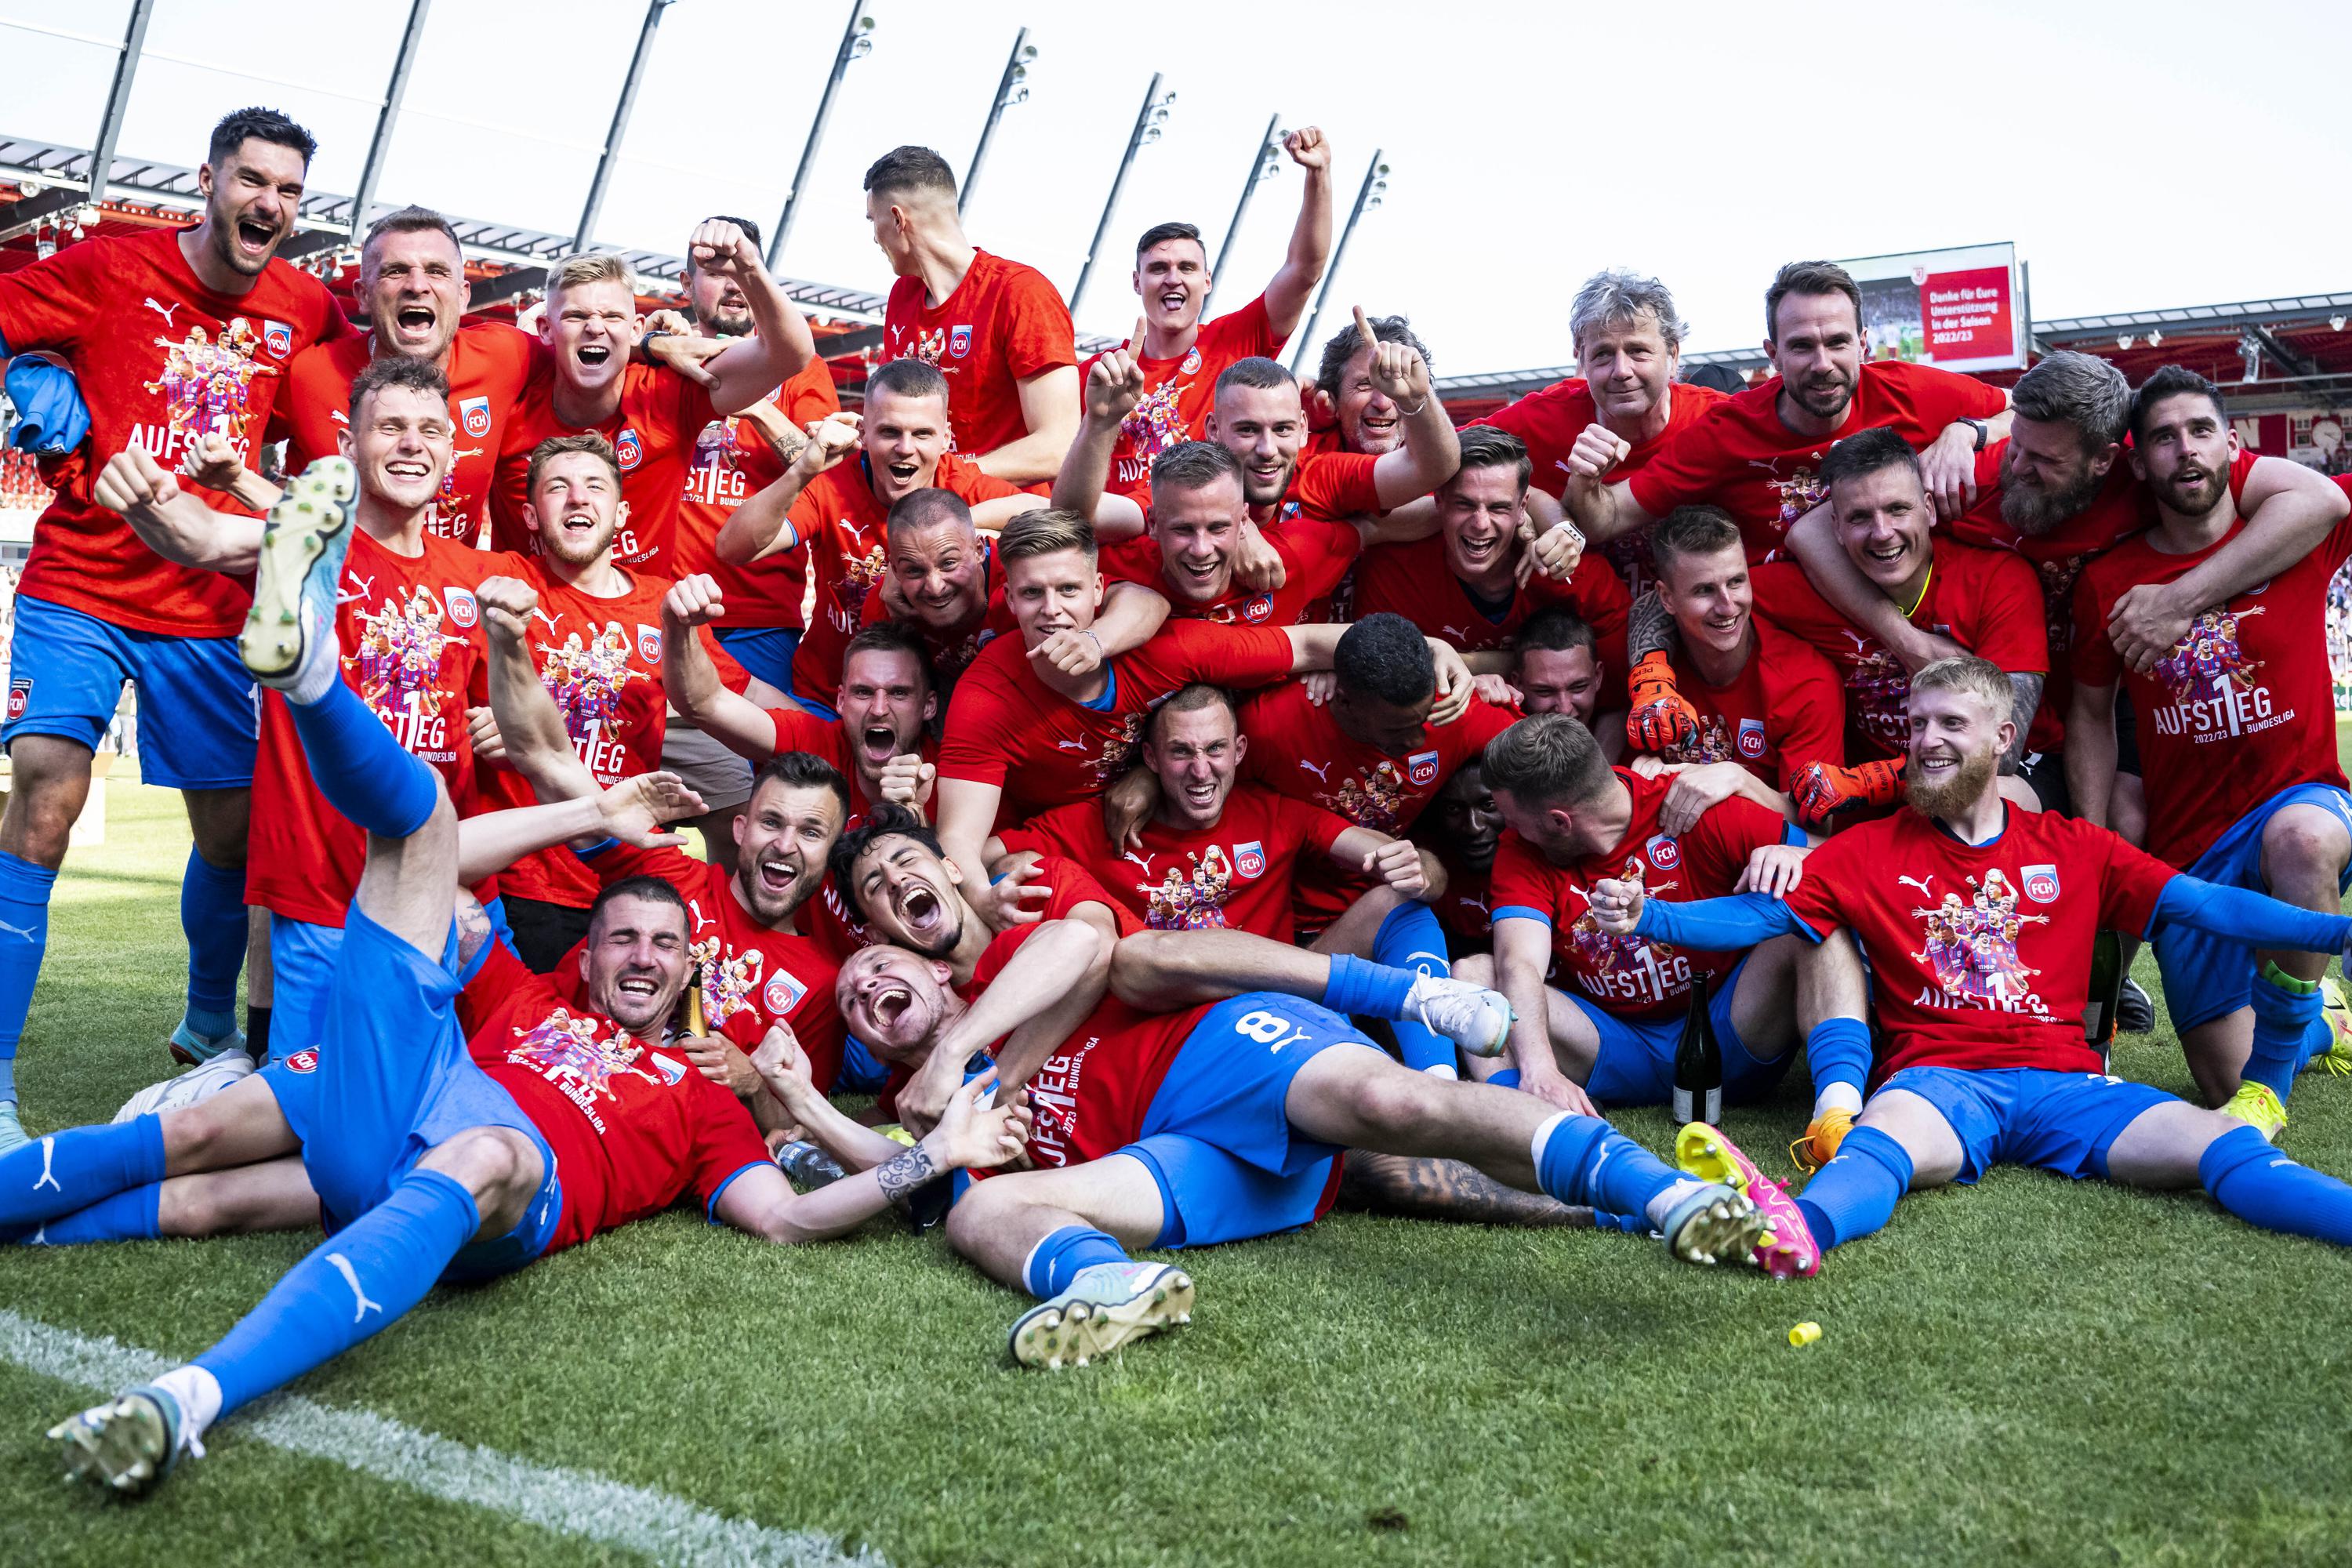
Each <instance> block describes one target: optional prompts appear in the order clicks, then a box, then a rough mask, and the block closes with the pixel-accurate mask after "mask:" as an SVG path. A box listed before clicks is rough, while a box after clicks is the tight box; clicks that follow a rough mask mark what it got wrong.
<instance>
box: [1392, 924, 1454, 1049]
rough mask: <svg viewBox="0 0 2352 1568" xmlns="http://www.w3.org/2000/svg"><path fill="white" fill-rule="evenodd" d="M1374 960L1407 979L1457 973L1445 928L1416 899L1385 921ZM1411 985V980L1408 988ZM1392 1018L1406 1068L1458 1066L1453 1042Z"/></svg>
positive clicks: (1415, 1023)
mask: <svg viewBox="0 0 2352 1568" xmlns="http://www.w3.org/2000/svg"><path fill="white" fill-rule="evenodd" d="M1372 959H1373V962H1375V963H1385V964H1389V965H1391V967H1393V968H1395V969H1396V970H1398V971H1399V972H1400V973H1403V974H1405V975H1407V976H1411V975H1414V974H1434V975H1446V974H1452V973H1454V971H1453V969H1452V968H1451V966H1449V965H1448V964H1447V963H1446V962H1445V928H1444V927H1443V926H1441V925H1439V924H1438V923H1437V911H1436V910H1433V909H1431V908H1430V907H1429V906H1428V905H1427V904H1424V903H1423V902H1421V901H1420V900H1416V899H1408V900H1405V901H1404V902H1403V903H1401V904H1399V905H1398V906H1397V907H1396V908H1394V909H1392V910H1390V911H1389V912H1388V918H1387V919H1386V920H1383V921H1381V931H1380V934H1379V935H1378V936H1376V937H1374V938H1373V939H1372ZM1411 984H1412V982H1411V980H1410V979H1408V980H1407V981H1406V985H1407V987H1408V988H1410V986H1411ZM1402 1001H1403V999H1402V997H1400V998H1399V999H1398V1002H1399V1005H1402ZM1389 1016H1390V1018H1391V1025H1390V1026H1391V1028H1393V1029H1394V1030H1395V1031H1396V1041H1397V1052H1398V1054H1399V1055H1400V1056H1402V1058H1404V1065H1405V1066H1407V1067H1409V1068H1412V1070H1413V1071H1415V1072H1420V1071H1422V1070H1423V1069H1424V1068H1435V1067H1442V1068H1451V1067H1453V1066H1454V1065H1455V1060H1456V1058H1455V1056H1454V1042H1453V1041H1452V1040H1449V1039H1447V1038H1446V1037H1444V1036H1443V1035H1440V1034H1435V1033H1433V1032H1432V1031H1431V1030H1430V1029H1429V1028H1428V1027H1427V1026H1424V1025H1423V1024H1422V1023H1420V1022H1418V1021H1417V1020H1415V1019H1412V1018H1399V1017H1397V1016H1395V1015H1394V1014H1391V1015H1389Z"/></svg>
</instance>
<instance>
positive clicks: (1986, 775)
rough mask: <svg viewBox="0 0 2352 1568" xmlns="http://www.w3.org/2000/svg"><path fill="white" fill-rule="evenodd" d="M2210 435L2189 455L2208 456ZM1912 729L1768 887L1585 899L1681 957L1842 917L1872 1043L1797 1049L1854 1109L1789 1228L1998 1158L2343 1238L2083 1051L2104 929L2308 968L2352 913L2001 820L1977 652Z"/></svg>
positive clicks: (2232, 1131) (1991, 674)
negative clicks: (1869, 1008)
mask: <svg viewBox="0 0 2352 1568" xmlns="http://www.w3.org/2000/svg"><path fill="white" fill-rule="evenodd" d="M2159 374H2164V373H2159ZM2182 374H2185V373H2182ZM2197 401H2198V402H2200V403H2202V402H2204V401H2205V400H2204V399H2203V398H2202V396H2201V395H2200V396H2199V397H2198V398H2197ZM2188 402H2189V399H2188V398H2186V397H2183V396H2181V395H2178V394H2175V395H2173V396H2172V397H2171V398H2170V399H2168V400H2167V399H2159V400H2158V405H2157V406H2156V407H2155V408H2152V409H2151V410H2150V411H2149V417H2148V418H2147V420H2146V421H2145V423H2144V426H2143V428H2144V429H2146V430H2147V432H2148V433H2149V434H2150V435H2156V434H2157V433H2158V432H2164V433H2165V434H2163V435H2160V436H2158V437H2157V438H2158V444H2159V445H2166V446H2169V445H2170V444H2171V437H2170V433H2169V430H2168V424H2169V422H2170V421H2171V420H2172V419H2173V418H2174V417H2176V416H2177V411H2178V407H2179V405H2182V404H2185V403H2188ZM2211 412H2212V413H2214V414H2215V415H2218V413H2219V410H2218V409H2214V410H2212V411H2211ZM2191 417H2192V418H2193V417H2195V416H2191ZM2141 439H2142V448H2141V449H2143V450H2145V449H2146V445H2147V437H2142V438H2141ZM2226 439H2227V437H2226V435H2225V434H2217V435H2216V437H2214V438H2213V439H2212V440H2210V441H2204V440H2201V439H2200V442H2199V445H2200V447H2203V448H2204V450H2205V451H2207V452H2208V453H2210V454H2216V455H2218V454H2219V453H2220V452H2221V447H2222V446H2223V444H2224V443H2225V441H2226ZM2151 467H2152V468H2158V469H2160V470H2161V472H2162V478H2161V479H2158V483H2159V484H2161V483H2163V482H2164V480H2165V479H2172V478H2176V477H2178V470H2177V469H2176V468H2173V467H2172V465H2171V464H2170V463H2168V462H2167V461H2165V460H2164V459H2158V462H2157V463H2156V464H2153V465H2151ZM2209 476H2210V477H2209V479H2207V480H2206V481H2203V482H2206V483H2210V484H2213V485H2216V486H2218V485H2219V484H2220V483H2221V468H2220V467H2219V465H2218V463H2217V464H2216V466H2215V467H2213V468H2211V469H2210V470H2209ZM2123 553H2124V552H2122V551H2118V552H2115V554H2112V555H2110V556H2108V557H2105V559H2106V560H2114V559H2116V556H2119V555H2121V554H2123ZM2098 571H2099V566H2098V563H2094V564H2093V566H2092V567H2091V569H2090V572H2089V574H2086V575H2085V582H2086V583H2087V582H2088V581H2090V580H2091V577H2092V576H2093V575H2095V574H2097V573H2098ZM2325 580H2326V579H2325V576H2324V575H2315V578H2314V581H2315V583H2324V582H2325ZM2323 679H2324V677H2323ZM1910 723H1911V730H1910V752H1909V757H1910V763H1911V766H1910V777H1909V781H1908V783H1907V784H1906V797H1907V798H1906V805H1905V806H1904V807H1903V808H1902V809H1900V810H1898V811H1896V812H1895V813H1894V814H1893V815H1892V816H1885V817H1881V818H1879V819H1877V820H1875V821H1873V822H1865V823H1863V824H1862V825H1860V826H1856V827H1853V828H1852V829H1849V830H1848V831H1846V832H1844V833H1841V834H1839V835H1838V836H1837V837H1834V838H1832V839H1831V840H1830V841H1829V842H1828V843H1826V844H1824V845H1822V846H1821V847H1819V848H1816V849H1814V850H1812V851H1811V852H1810V853H1804V852H1801V851H1796V850H1793V849H1791V850H1783V851H1776V852H1775V854H1776V856H1778V857H1779V858H1781V859H1782V860H1783V862H1784V864H1783V865H1782V866H1781V868H1780V875H1779V876H1778V877H1776V879H1775V880H1776V882H1777V883H1778V884H1779V885H1780V889H1781V896H1780V897H1772V896H1766V895H1765V894H1762V893H1757V892H1750V893H1748V894H1746V895H1744V896H1741V897H1738V898H1733V899H1713V900H1702V901H1698V902H1680V903H1677V902H1667V901H1664V900H1659V899H1656V898H1651V897H1644V894H1643V889H1642V888H1641V886H1640V885H1639V884H1638V883H1630V882H1623V881H1611V882H1604V883H1601V884H1600V885H1599V886H1597V887H1595V888H1594V889H1593V903H1592V908H1593V912H1594V914H1595V916H1596V918H1597V919H1598V921H1600V923H1601V927H1602V929H1603V930H1605V931H1610V932H1612V933H1622V934H1625V935H1630V936H1634V937H1639V938H1642V939H1645V940H1649V941H1654V942H1672V943H1674V944H1675V945H1677V946H1680V947H1685V948H1695V949H1698V950H1701V951H1721V950H1726V949H1730V948H1736V947H1739V946H1743V945H1746V944H1747V943H1749V942H1760V941H1765V940H1769V939H1771V938H1775V937H1781V936H1787V935H1790V934H1793V935H1795V936H1797V937H1799V938H1801V940H1802V941H1803V942H1805V943H1806V944H1808V947H1809V950H1810V952H1811V953H1813V954H1819V953H1826V952H1831V951H1832V949H1840V950H1842V949H1843V947H1844V946H1845V945H1846V944H1844V943H1842V942H1837V941H1836V940H1835V939H1836V937H1837V934H1838V930H1839V928H1840V927H1844V928H1846V929H1847V930H1849V931H1852V932H1853V937H1854V940H1855V942H1857V943H1858V944H1859V945H1860V946H1861V948H1862V950H1863V953H1864V957H1865V959H1866V960H1867V962H1868V963H1869V966H1870V972H1871V984H1872V989H1873V995H1874V1002H1875V1007H1876V1011H1877V1016H1878V1022H1879V1025H1880V1027H1881V1029H1882V1030H1883V1031H1884V1035H1885V1043H1884V1045H1883V1047H1881V1048H1880V1052H1879V1054H1878V1056H1877V1058H1876V1059H1875V1060H1874V1059H1873V1053H1872V1047H1871V1039H1870V1034H1869V1030H1868V1028H1867V1026H1865V1024H1864V1008H1863V1007H1862V1006H1860V1005H1846V1006H1843V1007H1842V1008H1841V1010H1839V1011H1838V1012H1837V1013H1835V1014H1834V1016H1829V1017H1826V1018H1824V1019H1823V1021H1822V1022H1821V1023H1820V1024H1819V1025H1817V1026H1815V1027H1814V1029H1813V1031H1812V1033H1811V1037H1810V1038H1809V1039H1808V1040H1807V1042H1806V1055H1807V1058H1808V1059H1809V1060H1810V1062H1811V1067H1812V1073H1813V1082H1814V1085H1815V1089H1816V1090H1817V1093H1818V1094H1819V1095H1820V1097H1821V1099H1822V1100H1823V1101H1827V1100H1829V1099H1830V1097H1831V1096H1832V1094H1834V1095H1836V1096H1840V1097H1843V1099H1844V1100H1845V1101H1846V1102H1847V1103H1849V1104H1852V1105H1855V1106H1858V1107H1859V1108H1860V1110H1861V1115H1860V1118H1859V1119H1858V1120H1857V1121H1855V1123H1854V1125H1853V1130H1852V1131H1848V1132H1847V1133H1846V1134H1845V1135H1844V1138H1843V1141H1842V1142H1840V1143H1839V1145H1838V1147H1837V1151H1836V1153H1835V1156H1834V1157H1833V1158H1832V1159H1830V1160H1829V1162H1828V1163H1826V1164H1824V1165H1823V1166H1822V1168H1821V1170H1820V1172H1819V1173H1817V1174H1816V1175H1814V1177H1813V1178H1812V1180H1811V1182H1810V1183H1809V1184H1807V1185H1806V1187H1805V1193H1804V1196H1803V1197H1801V1198H1800V1199H1798V1200H1796V1202H1795V1204H1794V1205H1793V1207H1794V1210H1795V1212H1796V1215H1797V1216H1798V1223H1800V1224H1801V1225H1802V1226H1805V1228H1806V1229H1808V1230H1809V1231H1810V1232H1811V1237H1812V1238H1813V1240H1814V1242H1815V1243H1816V1244H1817V1245H1818V1246H1819V1247H1820V1248H1822V1250H1824V1251H1826V1250H1827V1249H1829V1248H1832V1247H1842V1246H1844V1245H1845V1244H1847V1243H1849V1242H1852V1241H1855V1240H1858V1239H1860V1238H1861V1237H1865V1236H1868V1235H1870V1234H1871V1233H1872V1232H1873V1231H1875V1230H1877V1229H1879V1228H1880V1227H1881V1226H1884V1225H1885V1223H1886V1222H1887V1220H1888V1219H1889V1218H1891V1217H1892V1216H1893V1215H1894V1213H1895V1205H1896V1204H1897V1202H1898V1201H1899V1200H1900V1199H1901V1198H1902V1196H1903V1194H1905V1193H1906V1192H1908V1191H1911V1190H1913V1189H1915V1188H1921V1187H1936V1186H1941V1185H1943V1184H1946V1183H1948V1182H1955V1181H1957V1182H1960V1183H1964V1184H1973V1183H1975V1182H1977V1181H1978V1180H1979V1179H1980V1178H1981V1177H1982V1176H1983V1175H1984V1174H1985V1173H1987V1172H1988V1171H1990V1170H1991V1169H1992V1168H1993V1167H1994V1166H1995V1165H1998V1164H2013V1165H2023V1166H2027V1167H2030V1168H2032V1169H2037V1170H2043V1171H2048V1172H2051V1173H2053V1174H2056V1175H2060V1176H2066V1177H2070V1178H2074V1179H2076V1180H2080V1179H2082V1178H2084V1177H2087V1176H2096V1177H2098V1178H2100V1179H2101V1180H2104V1181H2110V1182H2117V1183H2121V1184H2125V1185H2127V1186H2137V1187H2150V1188H2156V1189H2159V1190H2173V1189H2178V1188H2181V1187H2189V1186H2200V1187H2202V1188H2204V1190H2205V1191H2206V1192H2207V1193H2208V1194H2210V1195H2211V1197H2212V1198H2213V1199H2214V1201H2215V1202H2217V1203H2219V1204H2220V1205H2221V1206H2222V1207H2223V1208H2225V1209H2227V1210H2229V1211H2230V1212H2231V1214H2234V1215H2238V1216H2239V1217H2240V1218H2241V1219H2243V1220H2245V1221H2247V1222H2248V1223H2249V1224H2252V1225H2258V1226H2263V1227H2264V1228H2265V1229H2269V1230H2278V1231H2284V1232H2287V1233H2288V1234H2290V1235H2295V1236H2307V1237H2315V1238H2317V1239H2319V1240H2322V1241H2330V1242H2334V1243H2335V1244H2336V1245H2337V1246H2352V1187H2347V1186H2346V1185H2345V1184H2343V1183H2342V1182H2339V1181H2337V1180H2336V1179H2335V1178H2334V1177H2332V1176H2325V1175H2322V1174H2320V1173H2318V1172H2315V1171H2311V1170H2307V1169H2305V1167H2303V1166H2301V1165H2298V1164H2296V1163H2294V1161H2292V1160H2288V1159H2284V1158H2283V1157H2281V1156H2280V1155H2279V1154H2278V1153H2277V1152H2276V1151H2274V1150H2273V1149H2272V1148H2271V1147H2270V1145H2269V1144H2268V1143H2267V1142H2264V1140H2263V1133H2262V1131H2261V1130H2260V1129H2259V1128H2257V1127H2252V1126H2248V1125H2246V1124H2245V1123H2244V1122H2243V1121H2240V1120H2239V1119H2237V1118H2236V1117H2233V1116H2231V1115H2227V1114H2224V1113H2223V1112H2221V1111H2213V1110H2202V1109H2200V1108H2198V1107H2195V1106H2191V1105H2188V1104H2185V1103H2183V1102H2182V1101H2181V1100H2179V1099H2177V1098H2175V1097H2174V1096H2172V1095H2169V1094H2166V1093H2164V1092H2163V1091H2162V1090H2160V1089H2151V1088H2149V1087H2147V1085H2145V1084H2137V1083H2127V1082H2126V1081H2124V1080H2123V1079H2117V1078H2112V1077H2109V1076H2107V1071H2106V1066H2107V1064H2106V1062H2105V1059H2104V1058H2102V1056H2101V1055H2100V1052H2099V1051H2098V1049H2097V1048H2096V1047H2095V1046H2093V1045H2091V1044H2089V1043H2088V1042H2087V1041H2086V1040H2085V1039H2084V1005H2085V1001H2086V993H2087V991H2088V987H2089V981H2090V969H2091V951H2092V945H2093V939H2094V937H2095V935H2096V933H2097V932H2098V931H2101V930H2102V929H2115V930H2124V931H2151V930H2152V931H2153V932H2154V936H2155V940H2156V942H2157V943H2158V949H2159V951H2161V950H2162V948H2163V947H2164V945H2165V944H2166V942H2167V941H2168V933H2170V932H2172V931H2176V930H2188V931H2199V932H2203V933H2209V934H2210V935H2212V936H2214V937H2215V938H2217V939H2218V940H2220V941H2221V942H2225V943H2228V944H2230V945H2231V946H2233V947H2234V946H2235V944H2237V943H2241V942H2254V943H2257V944H2259V945H2261V946H2263V947H2265V948H2270V949H2274V950H2277V951H2282V952H2309V953H2312V954H2314V955H2317V954H2322V953H2333V952H2342V951H2343V948H2344V944H2345V942H2346V940H2347V937H2352V920H2347V918H2346V917H2345V916H2344V915H2342V914H2338V913H2335V912H2332V911H2331V912H2326V913H2322V912H2318V911H2315V910H2306V909H2298V908H2295V907H2294V906H2293V905H2291V904H2285V903H2282V902H2280V901H2278V900H2274V899H2270V898H2265V897H2264V896H2263V895H2262V894H2260V893H2255V892H2252V891H2249V890H2247V889H2243V888H2237V887H2230V886H2224V885H2221V884H2217V883H2212V882H2207V881H2201V880H2200V879H2198V878H2196V877H2194V876H2186V875H2181V874H2179V873H2177V872H2175V871H2174V870H2173V869H2172V868H2170V867H2169V866H2167V865H2165V864H2164V863H2162V862H2161V861H2159V860H2157V859H2155V858H2152V857H2150V856H2147V855H2146V854H2143V853H2141V852H2140V851H2139V850H2137V849H2135V848H2133V847H2131V846H2130V845H2128V844H2126V843H2125V842H2124V841H2123V840H2121V839H2120V838H2117V837H2116V836H2115V835H2114V834H2112V833H2109V832H2107V831H2106V830H2105V828H2101V827H2095V826H2092V825H2091V824H2090V823H2089V822H2087V821H2084V820H2081V819H2079V818H2072V817H2066V816H2060V815H2059V814H2058V813H2056V812H2047V811H2045V812H2032V811H2020V810H2018V809H2016V808H2015V807H2013V806H2011V805H2010V804H2009V803H2008V802H2006V801H2004V800H2003V799H2002V798H2001V797H2000V794H1999V792H1998V791H1997V790H1996V789H1995V787H1994V785H1995V782H1996V779H1997V777H1998V774H1999V772H2000V760H2001V758H2002V757H2003V756H2004V755H2005V754H2007V753H2009V752H2011V751H2012V750H2013V749H2014V747H2015V743H2016V736H2015V733H2014V731H2015V729H2016V726H2017V716H2016V705H2015V702H2014V700H2013V694H2012V693H2011V689H2010V678H2009V677H2008V675H2007V674H2005V673H2004V672H2003V671H2002V670H2000V668H1996V667H1995V666H1993V665H1991V664H1990V663H1988V662H1986V661H1985V660H1983V659H1980V658H1970V657H1962V658H1949V659H1941V660H1938V661H1937V662H1936V663H1934V664H1931V665H1929V666H1928V667H1927V668H1925V669H1923V670H1921V671H1919V673H1918V674H1917V675H1916V676H1915V677H1913V679H1912V682H1911V703H1910ZM2215 771H2218V770H2215ZM2158 776H2160V775H2158ZM1784 899H1785V901H1783V900H1784ZM1812 962H1815V960H1814V959H1812V958H1811V957H1809V959H1808V963H1812ZM1865 1087H1868V1088H1869V1089H1870V1090H1871V1092H1870V1095H1869V1098H1868V1100H1867V1101H1866V1102H1865V1101H1864V1099H1863V1095H1864V1089H1865ZM1676 1152H1677V1154H1678V1155H1680V1156H1681V1157H1682V1158H1681V1163H1682V1165H1683V1168H1684V1170H1685V1171H1686V1172H1689V1173H1693V1174H1695V1175H1701V1176H1705V1177H1709V1178H1712V1179H1716V1180H1726V1181H1729V1182H1731V1183H1732V1184H1738V1182H1739V1181H1740V1180H1741V1179H1743V1178H1748V1179H1751V1180H1752V1179H1753V1177H1752V1174H1751V1173H1754V1172H1755V1170H1756V1167H1755V1164H1754V1163H1753V1162H1752V1161H1750V1160H1749V1159H1748V1157H1747V1156H1746V1155H1744V1154H1742V1153H1741V1152H1739V1151H1738V1149H1737V1148H1736V1147H1734V1146H1733V1145H1732V1143H1731V1141H1730V1140H1729V1139H1728V1138H1726V1137H1724V1136H1723V1135H1722V1134H1721V1133H1720V1132H1717V1131H1712V1130H1708V1131H1702V1132H1699V1133H1697V1134H1696V1135H1694V1134H1693V1133H1692V1132H1689V1131H1685V1134H1684V1135H1683V1137H1682V1139H1681V1140H1680V1141H1678V1143H1677V1150H1676ZM2176 1223H2177V1222H2176Z"/></svg>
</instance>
